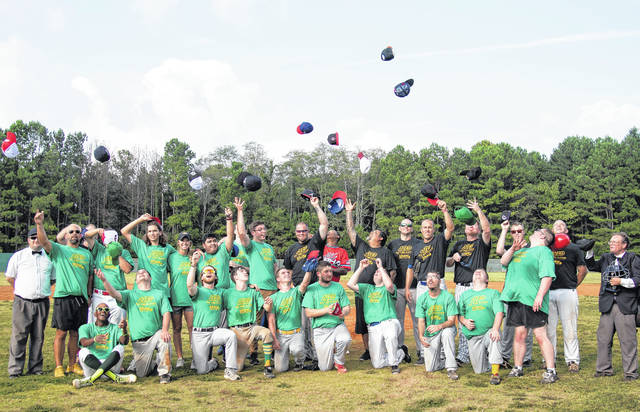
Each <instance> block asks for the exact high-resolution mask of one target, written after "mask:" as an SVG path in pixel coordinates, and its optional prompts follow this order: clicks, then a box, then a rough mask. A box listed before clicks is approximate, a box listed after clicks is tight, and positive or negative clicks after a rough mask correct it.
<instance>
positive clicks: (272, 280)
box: [241, 240, 278, 290]
mask: <svg viewBox="0 0 640 412" xmlns="http://www.w3.org/2000/svg"><path fill="white" fill-rule="evenodd" d="M241 249H244V251H245V252H246V254H247V260H248V261H249V268H250V271H249V283H250V284H253V285H257V286H258V287H259V288H260V289H261V290H277V289H278V285H277V284H276V276H275V274H274V272H273V263H274V262H275V260H276V253H275V252H274V250H273V248H272V247H271V245H269V244H267V243H260V242H256V241H255V240H252V241H251V243H250V244H249V246H247V247H246V248H241Z"/></svg>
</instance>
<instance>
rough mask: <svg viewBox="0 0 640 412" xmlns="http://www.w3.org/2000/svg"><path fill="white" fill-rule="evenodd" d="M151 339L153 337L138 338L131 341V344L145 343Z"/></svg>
mask: <svg viewBox="0 0 640 412" xmlns="http://www.w3.org/2000/svg"><path fill="white" fill-rule="evenodd" d="M152 337H153V335H151V336H147V337H146V338H140V339H136V340H132V341H131V343H136V342H146V341H148V340H149V339H151V338H152Z"/></svg>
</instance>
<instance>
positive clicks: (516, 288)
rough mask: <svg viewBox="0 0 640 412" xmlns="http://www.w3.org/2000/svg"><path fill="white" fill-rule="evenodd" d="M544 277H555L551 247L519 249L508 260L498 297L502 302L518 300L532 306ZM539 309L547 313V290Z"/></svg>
mask: <svg viewBox="0 0 640 412" xmlns="http://www.w3.org/2000/svg"><path fill="white" fill-rule="evenodd" d="M544 277H550V278H552V279H555V278H556V266H555V263H554V262H553V253H552V252H551V249H549V248H548V247H546V246H535V247H531V248H525V249H520V250H518V251H517V252H515V253H514V254H513V258H512V259H511V262H509V266H508V267H507V276H506V279H505V282H504V289H502V295H500V299H501V300H502V301H503V302H520V303H522V304H523V305H527V306H531V307H533V301H534V300H535V299H536V295H537V294H538V289H540V279H542V278H544ZM540 310H541V311H543V312H544V313H547V314H548V313H549V293H548V292H547V294H546V295H544V299H543V300H542V307H541V308H540Z"/></svg>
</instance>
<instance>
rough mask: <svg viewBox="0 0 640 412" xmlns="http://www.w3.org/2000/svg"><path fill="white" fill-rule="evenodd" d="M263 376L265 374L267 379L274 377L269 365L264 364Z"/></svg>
mask: <svg viewBox="0 0 640 412" xmlns="http://www.w3.org/2000/svg"><path fill="white" fill-rule="evenodd" d="M264 376H266V377H267V378H269V379H273V378H275V377H276V375H274V374H273V368H272V367H271V366H266V367H265V368H264Z"/></svg>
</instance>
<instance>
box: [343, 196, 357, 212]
mask: <svg viewBox="0 0 640 412" xmlns="http://www.w3.org/2000/svg"><path fill="white" fill-rule="evenodd" d="M355 207H356V202H353V203H351V199H347V201H346V202H344V210H346V211H347V212H353V209H354V208H355Z"/></svg>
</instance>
